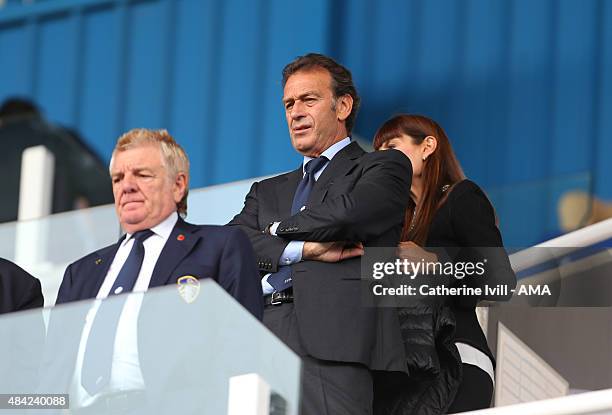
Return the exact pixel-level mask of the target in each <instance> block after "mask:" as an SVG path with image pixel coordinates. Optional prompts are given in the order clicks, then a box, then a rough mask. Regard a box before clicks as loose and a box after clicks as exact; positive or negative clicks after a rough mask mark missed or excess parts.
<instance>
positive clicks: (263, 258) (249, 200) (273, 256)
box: [228, 183, 288, 273]
mask: <svg viewBox="0 0 612 415" xmlns="http://www.w3.org/2000/svg"><path fill="white" fill-rule="evenodd" d="M259 187H260V186H259V183H253V185H252V186H251V190H249V193H248V194H247V196H246V198H245V201H244V208H243V209H242V211H241V212H240V213H239V214H238V215H236V216H235V217H234V219H232V220H231V221H230V222H229V224H228V225H231V226H239V227H240V229H242V230H243V231H244V233H246V234H247V236H248V237H249V239H250V241H251V243H252V244H253V249H254V250H255V254H256V256H257V258H256V262H255V263H256V264H257V268H258V269H259V270H260V271H262V272H265V273H267V272H276V271H277V270H278V262H279V259H280V256H281V255H282V253H283V251H284V249H285V247H286V246H287V244H288V242H287V241H286V240H284V239H282V238H277V237H275V236H271V235H266V234H264V233H263V232H262V231H263V229H264V228H265V227H266V226H267V225H268V224H267V223H265V224H262V223H259V209H260V207H259V205H260V201H259V198H260V197H261V196H260V195H259V191H260V189H259Z"/></svg>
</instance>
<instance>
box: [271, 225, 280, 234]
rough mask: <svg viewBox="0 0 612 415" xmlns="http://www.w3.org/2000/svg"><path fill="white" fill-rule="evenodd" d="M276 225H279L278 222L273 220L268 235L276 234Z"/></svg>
mask: <svg viewBox="0 0 612 415" xmlns="http://www.w3.org/2000/svg"><path fill="white" fill-rule="evenodd" d="M278 225H280V222H274V223H273V224H272V225H270V235H273V236H276V229H278Z"/></svg>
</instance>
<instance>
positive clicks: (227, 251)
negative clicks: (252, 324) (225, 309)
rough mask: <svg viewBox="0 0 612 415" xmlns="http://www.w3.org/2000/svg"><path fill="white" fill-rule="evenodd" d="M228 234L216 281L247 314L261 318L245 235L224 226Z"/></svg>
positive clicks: (260, 297) (260, 298)
mask: <svg viewBox="0 0 612 415" xmlns="http://www.w3.org/2000/svg"><path fill="white" fill-rule="evenodd" d="M226 229H227V230H228V234H229V235H228V237H227V239H226V241H225V246H224V247H223V251H222V253H221V258H220V260H219V261H220V266H219V279H218V282H219V285H221V286H222V287H223V288H224V289H225V290H226V291H227V292H228V293H229V294H230V295H231V296H232V297H234V298H235V299H236V300H237V301H238V302H239V303H241V304H242V305H243V306H244V307H245V308H246V309H247V310H248V311H249V312H251V314H253V315H254V316H255V317H256V318H258V319H259V320H261V319H262V318H263V293H262V291H261V282H260V278H259V272H258V271H257V268H256V267H255V254H254V253H253V248H252V247H251V243H250V242H249V239H248V238H247V236H246V235H245V234H244V232H242V231H241V230H240V229H237V228H229V227H227V228H226Z"/></svg>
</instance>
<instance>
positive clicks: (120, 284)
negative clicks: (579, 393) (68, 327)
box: [81, 229, 153, 396]
mask: <svg viewBox="0 0 612 415" xmlns="http://www.w3.org/2000/svg"><path fill="white" fill-rule="evenodd" d="M151 235H153V231H151V230H149V229H146V230H144V231H139V232H136V233H135V234H134V235H133V236H132V238H133V239H134V244H133V245H132V250H131V251H130V254H129V255H128V257H127V259H126V260H125V263H124V264H123V267H121V270H120V271H119V274H118V275H117V279H116V280H115V283H114V284H113V287H112V288H111V290H110V293H109V297H110V296H113V295H117V294H121V293H128V292H130V291H132V289H133V288H134V284H135V283H136V279H137V278H138V274H139V272H140V267H141V266H142V261H143V259H144V253H145V249H144V245H143V242H144V241H145V240H146V239H147V238H148V237H150V236H151ZM126 298H127V296H122V300H115V301H103V302H102V304H101V305H100V308H99V309H98V312H97V313H96V317H95V319H94V322H93V324H92V326H91V330H90V332H89V336H88V338H87V346H86V348H85V355H84V357H83V367H82V370H81V384H82V385H83V387H84V388H85V390H86V391H87V392H88V393H89V394H90V395H92V396H93V395H95V394H97V393H98V392H100V391H101V390H102V388H104V386H106V385H107V384H108V382H109V380H110V375H111V366H112V362H113V347H114V345H115V336H116V334H117V324H118V322H119V317H120V316H121V311H122V310H123V306H124V304H125V300H126Z"/></svg>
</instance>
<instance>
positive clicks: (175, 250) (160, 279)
mask: <svg viewBox="0 0 612 415" xmlns="http://www.w3.org/2000/svg"><path fill="white" fill-rule="evenodd" d="M196 229H197V227H196V226H195V225H192V224H190V223H187V222H185V221H184V220H183V219H181V218H180V217H179V219H178V221H177V222H176V225H174V229H172V232H171V233H170V236H169V237H168V240H167V241H166V245H164V248H163V249H162V251H161V253H160V254H159V258H158V259H157V263H156V264H155V268H154V269H153V275H152V276H151V282H150V283H149V288H152V287H159V286H162V285H166V283H167V282H168V280H169V279H170V275H171V274H172V271H173V270H174V268H176V266H177V265H178V264H179V263H180V262H181V261H182V260H183V258H185V256H187V254H189V252H191V250H192V249H193V247H194V246H195V244H196V243H197V242H198V241H199V240H200V236H199V235H194V234H193V232H194V231H195V230H196Z"/></svg>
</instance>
